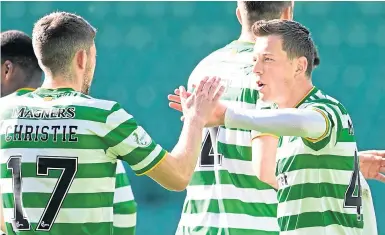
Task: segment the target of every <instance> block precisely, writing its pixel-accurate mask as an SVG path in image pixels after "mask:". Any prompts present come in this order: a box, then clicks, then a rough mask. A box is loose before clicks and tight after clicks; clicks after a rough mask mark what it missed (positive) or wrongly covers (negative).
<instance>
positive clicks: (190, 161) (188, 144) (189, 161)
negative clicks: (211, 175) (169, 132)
mask: <svg viewBox="0 0 385 235" xmlns="http://www.w3.org/2000/svg"><path fill="white" fill-rule="evenodd" d="M203 126H204V125H203V124H202V123H201V122H199V121H195V120H185V122H184V124H183V129H182V132H181V134H180V137H179V141H178V143H177V144H176V145H175V147H174V149H173V150H172V151H171V155H172V156H173V157H175V158H176V159H177V163H178V164H177V166H178V169H177V170H178V171H179V172H180V174H181V175H182V176H183V178H184V179H186V180H187V181H190V178H191V175H192V173H193V172H194V169H195V166H196V163H197V159H198V156H199V152H200V148H201V142H202V131H203ZM187 183H188V182H187Z"/></svg>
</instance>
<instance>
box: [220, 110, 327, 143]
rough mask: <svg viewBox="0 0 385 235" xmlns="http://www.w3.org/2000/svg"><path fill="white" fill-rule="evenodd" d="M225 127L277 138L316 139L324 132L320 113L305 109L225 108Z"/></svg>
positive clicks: (322, 118)
mask: <svg viewBox="0 0 385 235" xmlns="http://www.w3.org/2000/svg"><path fill="white" fill-rule="evenodd" d="M224 122H225V126H226V127H230V128H241V129H246V130H257V131H260V132H263V133H270V134H274V135H277V136H298V137H309V138H318V137H320V136H321V135H322V134H323V133H324V132H325V130H326V121H325V118H324V117H323V116H322V114H321V113H319V112H317V111H315V110H310V109H309V110H305V109H269V110H246V109H234V108H227V110H226V113H225V121H224Z"/></svg>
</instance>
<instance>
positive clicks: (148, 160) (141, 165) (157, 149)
mask: <svg viewBox="0 0 385 235" xmlns="http://www.w3.org/2000/svg"><path fill="white" fill-rule="evenodd" d="M161 151H162V147H160V146H159V145H156V147H155V149H154V150H152V152H151V153H150V154H149V155H148V156H147V157H146V158H145V159H143V160H142V161H141V162H139V163H137V164H135V165H132V166H131V168H132V169H133V170H134V171H139V170H142V169H143V168H145V167H147V166H148V165H150V164H151V163H152V162H153V161H154V160H155V158H156V157H157V156H158V155H159V154H160V152H161Z"/></svg>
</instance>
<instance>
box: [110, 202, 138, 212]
mask: <svg viewBox="0 0 385 235" xmlns="http://www.w3.org/2000/svg"><path fill="white" fill-rule="evenodd" d="M136 208H137V204H136V202H135V201H134V200H132V201H127V202H119V203H115V204H114V214H124V215H129V214H134V213H136Z"/></svg>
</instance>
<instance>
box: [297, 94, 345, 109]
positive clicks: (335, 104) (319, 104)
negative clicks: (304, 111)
mask: <svg viewBox="0 0 385 235" xmlns="http://www.w3.org/2000/svg"><path fill="white" fill-rule="evenodd" d="M299 108H321V109H331V110H332V111H333V112H334V113H341V114H347V110H346V108H345V106H344V105H343V104H342V103H341V102H340V101H338V100H337V99H336V98H334V97H332V96H330V95H328V94H326V93H325V92H323V91H321V90H318V89H317V90H316V91H315V92H314V93H313V94H311V95H310V96H309V97H308V98H307V99H306V100H305V101H304V102H303V103H302V104H301V105H300V106H299Z"/></svg>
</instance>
